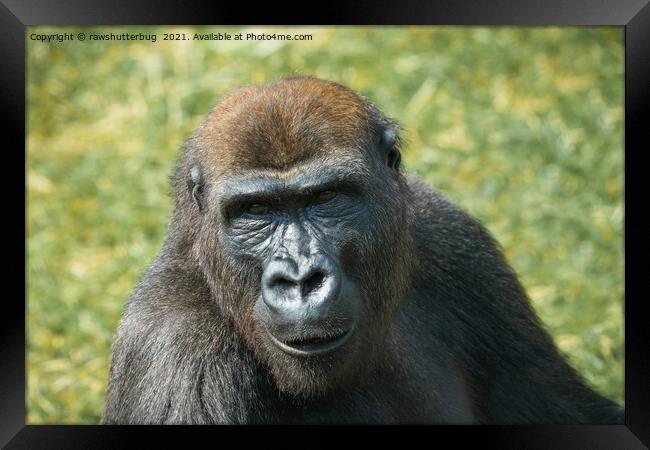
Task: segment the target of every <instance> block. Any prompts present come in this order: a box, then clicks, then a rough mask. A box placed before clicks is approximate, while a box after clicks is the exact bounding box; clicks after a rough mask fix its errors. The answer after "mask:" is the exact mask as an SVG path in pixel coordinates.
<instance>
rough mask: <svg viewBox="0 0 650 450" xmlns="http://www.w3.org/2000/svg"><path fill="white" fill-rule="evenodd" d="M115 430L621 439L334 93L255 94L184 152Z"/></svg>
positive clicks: (114, 416) (133, 316)
mask: <svg viewBox="0 0 650 450" xmlns="http://www.w3.org/2000/svg"><path fill="white" fill-rule="evenodd" d="M171 180H172V188H173V197H174V208H173V213H172V216H171V220H170V225H169V230H168V235H167V239H166V241H165V243H164V245H163V247H162V250H161V251H160V253H159V254H158V256H157V257H156V259H155V260H154V261H153V263H152V264H151V266H150V267H149V268H148V270H147V271H146V272H145V274H144V276H143V277H142V279H141V281H140V282H139V283H138V285H137V286H136V288H135V290H134V292H133V294H132V295H131V297H130V299H129V300H128V303H127V305H126V308H125V311H124V313H123V316H122V319H121V322H120V326H119V330H118V332H117V336H116V339H115V342H114V347H113V355H112V361H111V368H110V376H109V384H108V389H107V398H106V404H105V409H104V414H103V418H102V422H103V423H105V424H295V423H310V424H312V423H324V424H339V423H393V424H412V423H418V424H444V423H446V424H527V423H538V424H539V423H545V424H547V423H622V421H623V409H622V407H621V406H619V405H617V404H616V403H614V402H612V401H610V400H608V399H606V398H604V397H602V396H601V395H599V394H598V393H596V392H595V391H594V390H592V389H591V388H589V387H588V386H587V385H586V383H585V382H584V381H583V379H582V378H581V377H580V375H579V374H578V373H577V372H576V371H575V370H574V369H573V368H572V367H571V366H570V365H569V364H568V363H567V361H566V360H565V359H564V357H563V356H562V355H561V354H560V352H559V351H558V349H557V347H556V346H555V344H554V342H553V340H552V338H551V337H550V336H549V334H548V333H547V332H546V331H545V330H544V328H543V326H542V324H541V323H540V321H539V319H538V318H537V316H536V314H535V313H534V311H533V310H532V308H531V305H530V303H529V300H528V298H527V296H526V293H525V291H524V289H523V287H522V286H521V284H520V283H519V282H518V280H517V277H516V275H515V274H514V272H513V270H512V269H511V268H510V266H509V265H508V263H507V262H506V260H505V258H504V256H503V254H502V252H501V251H500V249H499V246H498V244H497V243H496V242H495V240H494V239H493V238H492V237H491V235H490V234H489V233H488V231H486V229H485V228H483V227H482V226H481V225H480V224H479V223H478V222H477V221H476V220H475V219H473V218H472V217H470V216H469V215H468V214H467V213H465V212H464V211H462V210H461V209H460V208H458V207H457V206H455V205H453V204H451V203H450V202H449V201H448V200H446V199H445V198H444V197H443V196H442V195H441V194H440V193H439V192H437V191H435V190H433V189H431V188H429V187H427V186H426V185H425V184H423V183H422V182H420V181H418V180H417V179H415V178H411V177H407V176H405V175H404V174H403V173H402V171H401V170H400V137H399V125H398V124H397V123H396V122H395V121H393V120H391V119H389V118H388V117H386V116H385V115H384V114H383V113H382V112H381V111H380V110H379V109H378V108H377V107H376V106H375V105H374V104H373V103H372V102H370V101H369V100H368V99H366V98H365V97H364V96H362V95H360V94H358V93H356V92H354V91H352V90H350V89H348V88H346V87H344V86H342V85H340V84H337V83H334V82H329V81H323V80H319V79H315V78H311V77H292V78H284V79H281V80H279V81H275V82H273V83H270V84H266V85H260V86H252V87H244V88H240V89H238V90H236V91H234V92H233V93H231V94H230V95H228V96H227V97H225V98H224V99H223V100H222V101H221V102H220V103H218V104H217V105H216V106H215V107H214V108H213V109H212V111H211V112H210V113H209V114H208V116H207V118H206V119H205V120H204V122H203V123H202V124H201V125H200V127H199V128H198V130H197V131H196V132H195V133H194V134H193V136H192V137H191V138H189V139H188V141H187V143H186V144H185V145H184V148H183V152H182V155H181V157H180V159H179V161H178V163H177V166H176V168H175V171H174V173H173V175H172V178H171Z"/></svg>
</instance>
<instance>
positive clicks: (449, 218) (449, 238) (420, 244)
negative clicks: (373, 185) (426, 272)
mask: <svg viewBox="0 0 650 450" xmlns="http://www.w3.org/2000/svg"><path fill="white" fill-rule="evenodd" d="M407 182H408V186H409V190H410V193H411V210H412V213H411V221H410V222H411V224H410V228H411V232H412V234H413V237H414V239H415V242H416V247H417V249H418V259H419V260H420V262H421V263H432V264H437V261H446V264H447V266H449V267H470V266H472V264H474V265H478V266H485V265H496V266H498V267H501V266H504V267H506V266H505V265H504V264H503V261H502V256H501V249H500V246H499V244H498V242H497V241H496V240H495V239H494V237H493V236H492V235H491V234H490V232H489V231H488V230H487V229H486V228H485V227H484V226H483V225H482V224H481V223H480V222H479V221H478V220H477V219H475V218H474V217H472V216H471V215H470V214H469V213H467V212H465V211H464V210H463V209H462V208H460V207H459V206H457V205H455V204H453V203H452V202H451V201H450V200H448V199H447V198H445V197H444V196H443V195H442V193H440V192H439V191H437V190H436V189H433V188H431V187H429V186H427V185H426V184H425V183H424V182H423V181H421V180H420V179H418V178H415V177H408V178H407Z"/></svg>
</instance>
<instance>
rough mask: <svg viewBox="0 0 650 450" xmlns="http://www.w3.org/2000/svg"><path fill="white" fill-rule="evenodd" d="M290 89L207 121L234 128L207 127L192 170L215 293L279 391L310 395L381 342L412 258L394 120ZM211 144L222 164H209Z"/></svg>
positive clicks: (343, 375)
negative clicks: (353, 114) (348, 119)
mask: <svg viewBox="0 0 650 450" xmlns="http://www.w3.org/2000/svg"><path fill="white" fill-rule="evenodd" d="M320 83H321V84H322V85H325V83H322V82H320ZM316 87H317V88H320V89H321V90H322V89H325V88H327V89H331V85H330V84H327V85H325V86H316ZM285 90H286V89H285ZM328 92H329V91H328ZM336 92H337V93H338V94H339V96H341V97H342V101H348V102H349V101H351V100H350V98H349V96H350V92H349V91H347V90H344V89H343V88H337V89H336ZM276 94H277V93H276ZM284 94H285V96H284V97H282V96H280V95H275V96H272V97H270V98H263V102H262V103H261V104H260V96H259V95H258V96H256V97H255V98H256V102H255V103H254V104H251V105H249V107H248V108H246V107H243V106H241V105H240V106H239V107H238V109H237V110H236V111H232V110H228V109H227V110H226V112H222V115H217V117H220V119H219V120H215V121H216V124H211V125H210V129H212V130H215V133H217V135H219V133H223V132H224V131H223V130H230V131H228V132H231V133H232V132H233V131H232V130H233V129H234V130H236V133H237V134H236V138H233V139H231V140H230V141H229V142H227V143H226V142H225V141H223V140H220V139H218V138H207V137H206V136H205V135H204V136H203V137H202V139H203V141H204V142H207V143H209V144H211V145H212V149H211V148H210V147H208V148H206V149H205V151H204V156H203V159H202V160H201V161H199V162H198V163H197V165H196V166H194V167H193V170H194V174H193V181H194V188H193V191H194V194H195V198H196V199H197V203H198V204H199V206H200V208H201V213H202V215H203V219H202V221H201V232H200V238H199V240H198V241H197V245H198V253H199V254H200V255H201V256H200V260H201V261H202V263H203V267H204V271H205V273H206V276H207V277H208V279H209V280H210V281H211V285H212V286H213V290H214V293H215V296H216V297H217V301H218V302H219V303H220V305H221V306H222V307H223V309H224V310H225V311H227V312H228V313H229V315H230V317H231V318H232V319H233V320H234V322H235V323H236V324H237V326H238V328H239V330H240V332H241V335H242V336H243V337H244V339H245V340H246V342H247V343H248V345H249V347H251V348H252V349H253V351H254V354H255V355H256V357H257V358H258V359H259V360H260V362H262V363H263V364H264V365H265V366H266V367H267V368H268V369H269V370H270V372H271V374H272V375H273V378H274V379H275V382H276V384H277V386H278V388H279V389H280V390H282V391H284V392H287V393H289V394H292V395H301V396H310V395H314V394H319V393H323V392H326V391H327V390H329V389H331V388H332V387H333V386H339V385H341V384H344V383H345V382H347V381H349V380H351V379H353V378H354V375H355V374H358V373H359V370H360V369H362V368H363V367H366V366H367V365H368V364H369V363H370V362H371V361H372V359H373V358H374V357H375V355H376V354H377V353H378V348H379V347H380V345H381V338H382V337H383V335H384V334H385V331H386V327H387V324H388V323H389V320H390V317H391V316H392V314H393V311H394V310H395V308H396V306H397V305H398V304H399V301H400V300H401V298H403V297H404V295H405V292H404V291H405V289H406V286H407V285H408V274H409V273H410V267H409V264H412V262H410V263H409V262H408V261H412V259H413V258H412V255H409V253H410V245H411V240H410V238H409V235H408V230H405V229H403V228H404V224H406V223H407V218H406V215H407V212H406V208H405V206H404V202H403V199H404V198H405V197H404V194H403V190H404V183H403V180H402V179H401V177H400V175H399V174H398V172H397V166H398V164H399V154H398V153H397V150H396V149H395V134H394V131H393V130H392V128H391V127H390V126H388V125H387V121H386V120H385V119H383V118H382V117H381V116H378V115H377V114H376V117H373V116H371V115H367V116H364V117H363V120H360V119H358V120H357V123H356V124H354V123H345V124H341V123H340V122H338V120H340V118H338V119H337V117H339V116H338V115H337V114H335V113H334V112H332V111H330V109H331V108H330V109H328V108H329V103H328V102H331V101H333V99H328V98H327V96H325V98H323V99H320V100H319V99H318V98H310V99H308V100H309V101H306V100H305V98H304V95H305V94H304V92H303V97H298V98H295V99H294V101H293V102H290V101H289V100H288V99H291V96H292V95H294V96H295V95H296V93H290V92H285V93H284ZM328 95H329V96H332V95H334V94H333V93H331V92H330V93H329V94H328ZM278 98H281V99H282V101H281V104H278V103H277V102H278V101H279V100H277V99H278ZM274 99H275V100H274ZM354 99H355V101H356V102H358V103H359V104H357V105H356V107H357V108H358V109H359V110H361V109H362V108H368V109H369V110H370V107H369V106H368V105H367V104H366V103H364V101H363V100H362V99H361V98H359V97H357V96H355V97H354ZM264 102H265V103H264ZM314 111H320V115H318V116H315V113H314ZM216 114H217V112H213V115H216ZM358 114H359V115H360V114H361V113H360V112H358ZM224 116H225V118H224ZM252 116H255V117H256V119H257V120H255V121H252V122H251V121H250V120H249V119H250V117H252ZM373 121H374V122H373ZM370 123H372V126H371V125H369V124H370ZM208 124H210V122H208ZM233 124H236V127H235V126H234V125H233ZM344 125H345V126H344ZM205 128H206V126H204V130H203V133H206V130H205ZM332 133H334V134H336V133H338V135H339V139H336V138H335V137H333V136H332ZM260 134H261V135H262V136H264V138H260ZM218 142H221V143H222V145H223V147H219V145H218V144H217V143H218ZM351 142H354V145H351ZM215 144H217V145H215ZM233 144H235V145H233ZM292 148H294V149H298V150H294V151H293V152H292V151H290V149H292ZM310 148H311V151H309V150H310ZM215 153H219V154H220V155H221V159H222V160H223V161H224V162H226V161H227V163H226V164H224V165H222V166H221V167H219V166H216V165H215V164H214V163H211V162H210V161H214V160H215V159H216V158H217V157H216V156H215ZM235 155H239V156H240V158H236V157H235ZM234 161H238V164H237V166H236V168H233V167H232V164H233V162H234ZM242 161H245V162H246V164H242ZM228 164H230V165H231V167H229V168H228V169H226V167H228ZM206 167H207V168H208V170H205V169H206ZM199 174H200V176H199ZM199 184H200V187H201V189H200V192H197V191H198V190H197V186H199Z"/></svg>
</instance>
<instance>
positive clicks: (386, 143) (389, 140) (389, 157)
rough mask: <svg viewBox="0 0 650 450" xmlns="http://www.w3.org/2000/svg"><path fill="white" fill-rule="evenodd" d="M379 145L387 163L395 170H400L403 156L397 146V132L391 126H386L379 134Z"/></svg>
mask: <svg viewBox="0 0 650 450" xmlns="http://www.w3.org/2000/svg"><path fill="white" fill-rule="evenodd" d="M379 147H380V148H381V150H382V152H383V153H382V154H383V155H385V158H386V160H385V161H386V165H387V166H388V167H390V168H391V169H393V170H396V171H397V170H399V165H400V162H401V161H402V156H401V154H400V151H399V149H398V148H397V133H396V132H395V130H394V129H393V128H391V127H387V128H384V129H383V130H382V131H381V133H380V135H379Z"/></svg>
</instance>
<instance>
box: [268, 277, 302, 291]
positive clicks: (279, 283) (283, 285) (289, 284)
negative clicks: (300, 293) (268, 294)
mask: <svg viewBox="0 0 650 450" xmlns="http://www.w3.org/2000/svg"><path fill="white" fill-rule="evenodd" d="M273 284H274V285H275V287H277V288H279V289H281V290H283V291H285V290H289V289H292V288H294V287H296V286H297V284H296V283H295V282H293V281H291V280H288V279H286V278H278V279H276V280H275V282H274V283H273Z"/></svg>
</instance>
